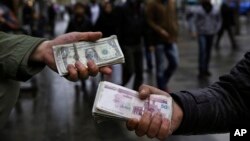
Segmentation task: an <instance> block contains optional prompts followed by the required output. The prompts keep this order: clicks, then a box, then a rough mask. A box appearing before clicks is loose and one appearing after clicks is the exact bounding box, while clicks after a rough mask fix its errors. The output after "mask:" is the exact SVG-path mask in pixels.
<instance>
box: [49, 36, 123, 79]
mask: <svg viewBox="0 0 250 141" xmlns="http://www.w3.org/2000/svg"><path fill="white" fill-rule="evenodd" d="M53 53H54V57H55V62H56V66H57V70H58V73H59V74H60V75H61V76H64V75H67V74H68V71H67V66H68V65H69V64H73V65H74V64H75V63H76V61H80V62H81V63H82V64H84V65H85V66H86V67H87V62H88V60H93V61H94V62H95V63H96V65H97V66H99V67H103V66H109V65H114V64H121V63H124V62H125V59H124V55H123V53H122V50H121V47H120V45H119V43H118V40H117V36H116V35H112V36H110V37H108V38H102V39H100V40H97V41H95V42H86V41H82V42H77V43H72V44H64V45H57V46H53Z"/></svg>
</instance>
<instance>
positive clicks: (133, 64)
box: [122, 45, 143, 90]
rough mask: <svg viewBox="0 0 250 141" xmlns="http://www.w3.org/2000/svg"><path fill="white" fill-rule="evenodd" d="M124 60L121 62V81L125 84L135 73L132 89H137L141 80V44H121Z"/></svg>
mask: <svg viewBox="0 0 250 141" xmlns="http://www.w3.org/2000/svg"><path fill="white" fill-rule="evenodd" d="M123 53H124V56H125V62H126V63H124V64H123V83H122V85H126V84H127V83H128V81H129V80H130V78H131V77H132V76H133V74H135V80H134V86H133V89H134V90H138V89H139V87H140V85H141V84H142V82H143V62H142V57H143V56H142V55H143V54H142V47H141V45H134V46H123Z"/></svg>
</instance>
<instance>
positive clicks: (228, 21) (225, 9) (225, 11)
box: [215, 0, 237, 50]
mask: <svg viewBox="0 0 250 141" xmlns="http://www.w3.org/2000/svg"><path fill="white" fill-rule="evenodd" d="M220 12H221V17H222V26H221V28H220V30H219V33H218V37H217V40H216V44H215V48H216V49H217V50H219V49H220V45H219V44H220V40H221V37H222V36H223V33H224V31H227V33H228V35H229V39H230V41H231V45H232V49H233V50H235V49H237V45H236V41H235V37H234V33H233V29H232V28H233V26H234V25H235V21H234V20H235V19H234V13H233V9H232V8H230V6H229V1H228V0H227V1H226V2H223V3H222V5H221V11H220Z"/></svg>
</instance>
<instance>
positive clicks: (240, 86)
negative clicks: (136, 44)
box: [172, 52, 250, 134]
mask: <svg viewBox="0 0 250 141" xmlns="http://www.w3.org/2000/svg"><path fill="white" fill-rule="evenodd" d="M249 90H250V52H248V53H247V54H246V55H245V58H244V59H243V60H241V61H240V62H239V63H238V64H237V65H236V66H235V67H234V68H233V69H232V70H231V72H230V73H229V74H227V75H224V76H222V77H220V79H219V81H218V82H216V83H214V84H212V85H211V86H209V87H207V88H204V89H201V90H196V91H182V92H179V93H176V94H173V95H172V96H173V97H174V99H175V100H176V101H177V103H179V104H180V106H181V107H182V109H183V111H184V117H183V121H182V124H181V126H180V128H179V129H178V131H177V132H176V134H203V133H220V132H228V131H229V128H230V127H231V126H233V125H237V124H241V123H248V122H249V117H250V111H249V108H250V104H249V99H250V94H249Z"/></svg>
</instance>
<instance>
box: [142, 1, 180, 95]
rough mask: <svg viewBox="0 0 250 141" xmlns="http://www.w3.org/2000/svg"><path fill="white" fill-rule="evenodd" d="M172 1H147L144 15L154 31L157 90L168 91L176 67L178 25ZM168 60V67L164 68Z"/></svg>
mask: <svg viewBox="0 0 250 141" xmlns="http://www.w3.org/2000/svg"><path fill="white" fill-rule="evenodd" d="M175 6H176V4H175V1H174V0H168V1H165V0H148V3H147V6H146V14H147V18H148V23H149V25H150V27H151V28H152V29H153V31H154V37H155V38H154V44H155V56H156V63H155V64H156V72H157V73H156V76H157V85H158V88H160V89H161V90H164V91H169V90H168V87H167V85H168V82H169V80H170V78H171V76H172V75H173V73H174V72H175V70H176V68H177V66H178V49H177V45H176V42H177V37H178V23H177V14H176V7H175ZM165 57H166V58H167V59H168V67H167V68H165V64H166V62H165V61H164V58H165Z"/></svg>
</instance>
